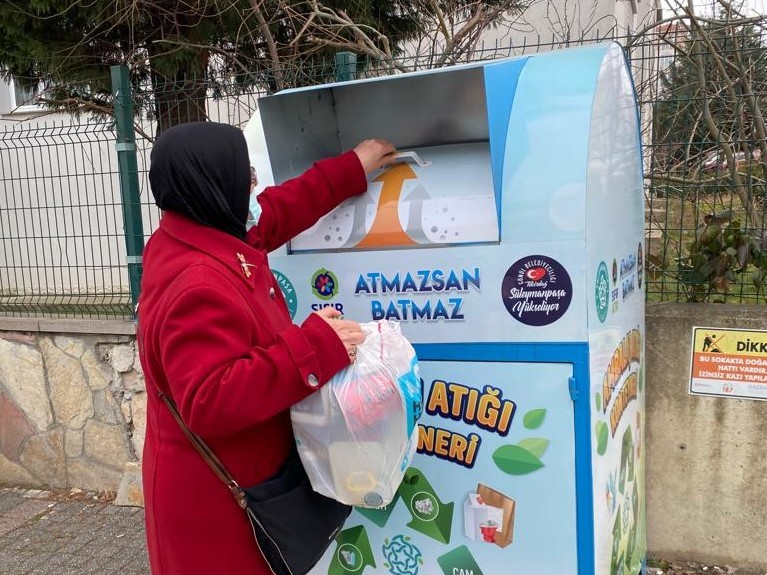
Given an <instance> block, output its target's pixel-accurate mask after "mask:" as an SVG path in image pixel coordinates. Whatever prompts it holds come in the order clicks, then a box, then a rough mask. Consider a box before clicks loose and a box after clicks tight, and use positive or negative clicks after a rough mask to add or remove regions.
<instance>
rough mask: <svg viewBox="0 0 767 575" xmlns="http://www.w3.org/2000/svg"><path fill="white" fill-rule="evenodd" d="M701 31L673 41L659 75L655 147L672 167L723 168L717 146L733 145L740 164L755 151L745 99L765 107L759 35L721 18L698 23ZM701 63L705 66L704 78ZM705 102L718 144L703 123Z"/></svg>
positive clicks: (765, 64) (766, 77)
mask: <svg viewBox="0 0 767 575" xmlns="http://www.w3.org/2000/svg"><path fill="white" fill-rule="evenodd" d="M701 30H702V32H701V33H695V32H693V33H691V34H685V35H684V37H681V35H680V36H678V37H677V38H676V41H675V43H676V45H677V48H678V50H677V55H676V57H675V60H674V63H673V64H672V65H671V66H670V68H668V69H667V70H666V71H665V72H663V73H662V74H661V94H660V97H659V100H658V103H657V104H656V106H655V110H654V117H653V119H654V123H655V144H656V145H657V146H658V149H659V151H661V156H662V157H663V158H665V160H667V161H668V163H669V165H668V166H667V167H668V168H671V169H674V168H677V169H678V168H682V167H683V168H684V169H692V170H698V169H701V168H703V169H712V168H717V167H719V168H720V169H723V166H724V164H723V162H724V160H723V156H722V155H721V146H720V144H721V142H725V143H727V144H729V145H730V146H732V149H733V151H734V153H736V154H740V156H738V157H739V158H743V159H744V161H745V160H747V159H749V158H751V157H752V156H753V155H754V154H755V153H756V150H758V148H759V141H760V138H759V135H758V133H757V126H756V123H755V120H756V121H758V120H757V119H755V117H754V110H753V106H752V105H750V104H749V97H750V96H752V95H753V96H754V97H755V98H756V104H757V105H758V107H759V108H760V109H762V110H764V109H765V107H767V106H766V105H767V44H765V38H764V35H763V32H762V31H761V29H759V28H755V27H754V26H751V25H743V26H737V25H733V24H728V23H726V22H724V21H721V20H720V21H718V22H716V21H712V22H708V23H702V24H701ZM704 36H705V38H706V39H704ZM699 59H700V60H699ZM699 61H702V64H703V73H702V76H701V74H700V69H699ZM717 61H719V64H717ZM720 65H721V66H722V67H724V72H725V74H726V75H725V74H723V73H722V69H721V67H720ZM748 88H750V93H749V90H748ZM705 102H708V105H709V109H710V112H711V117H712V118H713V119H714V121H715V122H716V125H717V128H718V130H719V134H718V139H719V140H720V141H717V134H715V133H712V131H711V129H710V127H709V125H708V123H707V121H706V117H705V114H704V103H705ZM724 169H726V166H724Z"/></svg>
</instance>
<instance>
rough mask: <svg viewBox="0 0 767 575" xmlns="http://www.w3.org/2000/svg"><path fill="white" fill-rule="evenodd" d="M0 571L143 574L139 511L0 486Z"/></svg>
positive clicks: (4, 574)
mask: <svg viewBox="0 0 767 575" xmlns="http://www.w3.org/2000/svg"><path fill="white" fill-rule="evenodd" d="M0 575H149V564H148V561H147V555H146V543H145V541H144V511H143V509H141V508H137V507H117V506H115V505H112V504H111V502H105V501H101V500H99V499H94V497H93V496H90V495H86V494H82V495H80V496H75V497H55V496H53V495H52V494H50V493H48V492H40V491H34V490H32V491H30V490H20V489H7V488H0Z"/></svg>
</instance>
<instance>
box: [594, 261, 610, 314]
mask: <svg viewBox="0 0 767 575" xmlns="http://www.w3.org/2000/svg"><path fill="white" fill-rule="evenodd" d="M594 300H595V303H596V306H597V317H598V318H599V321H600V323H604V321H605V320H606V319H607V309H608V308H609V307H610V278H609V277H608V276H607V264H606V263H605V262H599V268H598V269H597V279H596V282H595V286H594Z"/></svg>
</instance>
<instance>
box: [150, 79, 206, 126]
mask: <svg viewBox="0 0 767 575" xmlns="http://www.w3.org/2000/svg"><path fill="white" fill-rule="evenodd" d="M184 76H187V75H186V74H183V73H181V74H179V79H177V80H175V81H167V80H166V79H164V78H160V77H158V75H157V74H153V75H152V80H153V84H154V86H153V88H154V108H155V116H156V119H157V129H156V132H155V137H157V136H159V135H160V134H161V133H162V132H164V131H165V130H167V129H168V128H170V127H171V126H176V125H178V124H184V123H187V122H205V121H207V119H208V114H207V110H206V97H207V92H208V90H207V86H208V84H207V81H206V80H205V78H204V76H200V77H189V76H187V77H184Z"/></svg>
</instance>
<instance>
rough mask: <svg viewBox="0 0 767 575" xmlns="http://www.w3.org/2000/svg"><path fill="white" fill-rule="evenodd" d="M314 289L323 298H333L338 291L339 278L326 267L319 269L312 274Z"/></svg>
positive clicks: (315, 293)
mask: <svg viewBox="0 0 767 575" xmlns="http://www.w3.org/2000/svg"><path fill="white" fill-rule="evenodd" d="M312 291H313V292H314V295H316V296H317V297H318V298H320V299H322V300H329V299H333V297H335V295H336V294H337V293H338V278H336V275H335V274H334V273H333V272H331V271H328V270H326V269H325V268H322V269H319V270H317V271H316V272H314V275H312Z"/></svg>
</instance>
